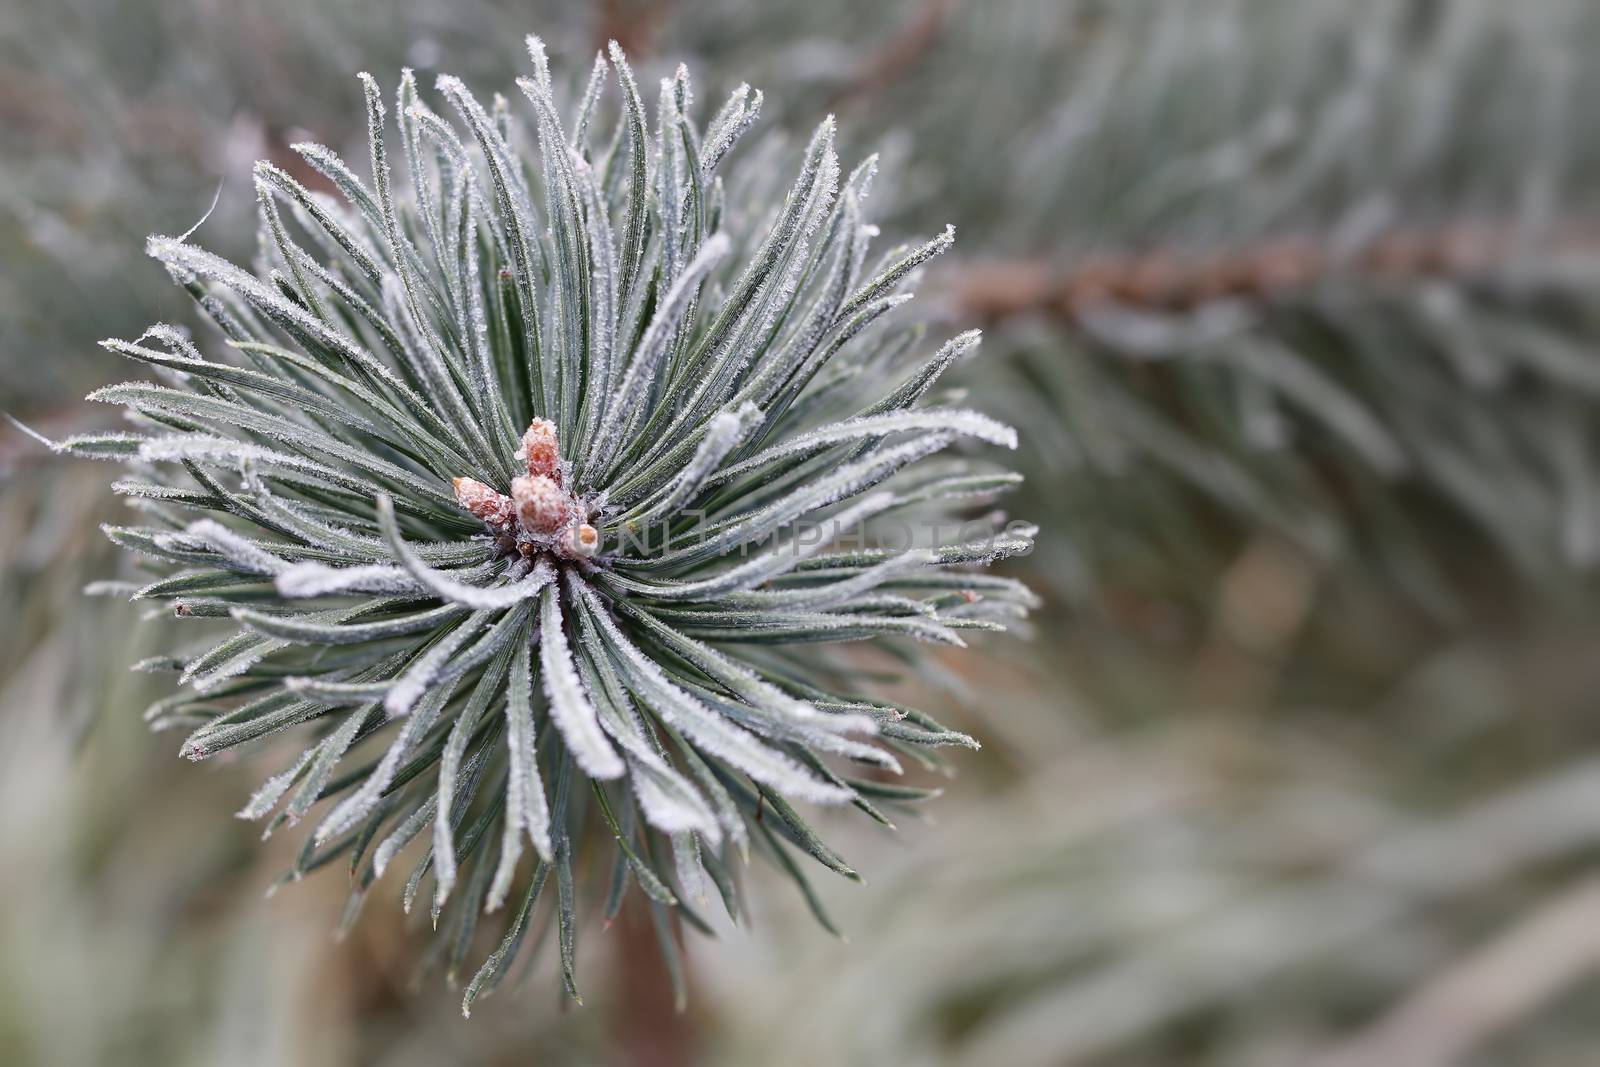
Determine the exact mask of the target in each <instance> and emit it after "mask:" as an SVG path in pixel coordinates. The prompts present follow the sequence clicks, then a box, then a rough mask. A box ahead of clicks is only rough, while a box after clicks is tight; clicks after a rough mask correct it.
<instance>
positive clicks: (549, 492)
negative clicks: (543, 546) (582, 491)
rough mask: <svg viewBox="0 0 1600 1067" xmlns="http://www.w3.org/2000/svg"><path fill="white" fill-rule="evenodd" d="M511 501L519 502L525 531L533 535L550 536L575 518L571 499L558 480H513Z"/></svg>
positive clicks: (545, 478)
mask: <svg viewBox="0 0 1600 1067" xmlns="http://www.w3.org/2000/svg"><path fill="white" fill-rule="evenodd" d="M511 499H512V500H513V501H515V502H516V507H517V517H518V518H519V519H521V520H522V528H523V529H524V530H527V531H528V532H529V533H530V534H535V535H544V536H546V537H548V536H550V535H552V534H555V533H557V532H559V531H560V530H561V528H562V527H564V526H566V525H567V523H568V522H570V521H571V519H572V512H573V506H572V498H571V497H569V496H568V495H567V494H566V491H565V490H564V489H562V488H561V486H560V485H558V484H557V483H556V481H555V479H553V478H547V477H545V476H544V475H534V476H531V477H527V478H515V479H512V482H511Z"/></svg>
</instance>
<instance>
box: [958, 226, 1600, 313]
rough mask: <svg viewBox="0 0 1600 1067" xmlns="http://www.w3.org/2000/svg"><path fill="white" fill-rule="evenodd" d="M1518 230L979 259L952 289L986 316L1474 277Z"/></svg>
mask: <svg viewBox="0 0 1600 1067" xmlns="http://www.w3.org/2000/svg"><path fill="white" fill-rule="evenodd" d="M1519 238H1520V234H1519V233H1518V231H1517V228H1516V227H1515V226H1512V225H1506V224H1494V223H1463V224H1458V225H1454V226H1447V227H1441V228H1437V229H1416V230H1394V231H1391V232H1389V233H1386V234H1381V235H1379V236H1377V237H1375V238H1374V239H1372V240H1370V241H1368V242H1367V243H1365V244H1363V245H1361V246H1360V247H1358V248H1355V249H1353V250H1338V251H1336V250H1335V249H1334V248H1333V247H1332V243H1331V242H1330V241H1328V240H1327V239H1319V238H1317V237H1312V236H1287V237H1276V238H1268V239H1265V240H1262V241H1258V242H1255V243H1252V244H1247V245H1244V246H1242V247H1239V248H1231V249H1222V250H1220V251H1214V252H1205V253H1186V252H1174V251H1169V250H1158V251H1153V252H1145V253H1137V254H1127V255H1117V254H1109V255H1102V256H1096V257H1093V258H1090V259H1087V260H1084V261H1083V262H1081V263H1079V264H1077V265H1076V266H1074V267H1069V268H1065V269H1062V268H1059V267H1056V266H1053V265H1051V264H1049V263H1045V262H1043V261H1040V260H1018V261H1013V262H995V263H987V264H973V265H971V266H969V267H967V268H965V270H964V271H963V272H962V273H961V274H959V275H958V276H957V278H956V280H955V283H954V285H953V288H952V296H953V299H954V301H955V303H956V306H957V307H958V308H959V309H960V310H961V311H963V312H964V313H966V314H967V315H969V316H971V317H973V318H977V319H983V320H988V321H994V320H998V319H1005V318H1011V317H1014V316H1018V315H1027V314H1045V315H1055V316H1058V317H1061V318H1065V319H1068V320H1073V319H1076V318H1078V317H1079V316H1081V315H1082V314H1083V313H1084V312H1085V311H1087V310H1088V309H1090V308H1092V307H1094V306H1096V305H1098V304H1105V303H1114V304H1119V305H1122V306H1125V307H1134V308H1141V309H1146V310H1150V311H1173V312H1181V311H1186V310H1189V309H1192V308H1195V307H1198V306H1200V305H1202V304H1205V303H1206V302H1208V301H1211V300H1217V299H1220V298H1224V297H1232V298H1243V299H1261V300H1264V299H1269V298H1271V297H1274V296H1278V295H1281V294H1284V293H1288V292H1294V291H1297V290H1303V289H1306V288H1309V287H1311V286H1314V285H1316V284H1318V283H1319V282H1322V281H1324V280H1327V279H1329V278H1334V277H1338V276H1351V275H1356V276H1361V277H1365V278H1370V279H1375V280H1380V281H1412V280H1417V279H1420V278H1430V277H1470V276H1472V275H1475V274H1481V273H1483V272H1484V271H1486V270H1488V269H1490V268H1492V267H1495V266H1497V265H1500V264H1503V263H1505V262H1506V261H1507V260H1509V259H1511V258H1513V257H1514V255H1515V254H1516V253H1517V251H1518V250H1519V248H1520V240H1519ZM1597 238H1600V232H1597V231H1596V230H1595V228H1594V227H1593V226H1588V227H1579V228H1577V229H1572V228H1569V229H1567V230H1566V231H1564V232H1563V234H1562V236H1561V238H1560V239H1559V241H1557V242H1555V248H1554V249H1552V248H1551V247H1550V245H1549V244H1548V243H1547V244H1545V245H1542V246H1541V251H1542V252H1549V251H1552V250H1555V251H1573V250H1577V249H1579V248H1583V249H1588V250H1591V251H1592V250H1593V249H1594V248H1595V246H1596V244H1597V243H1600V242H1597Z"/></svg>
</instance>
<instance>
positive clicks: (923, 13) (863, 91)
mask: <svg viewBox="0 0 1600 1067" xmlns="http://www.w3.org/2000/svg"><path fill="white" fill-rule="evenodd" d="M954 8H955V0H922V3H920V4H918V5H917V6H916V10H914V11H913V12H912V13H911V15H910V17H909V18H907V19H906V20H905V22H904V23H903V24H902V25H901V26H900V27H899V28H898V29H896V30H895V32H894V33H892V34H890V35H889V37H888V39H887V40H885V41H884V42H883V43H882V44H880V45H879V46H878V47H877V48H875V49H873V51H872V52H871V53H870V54H869V55H868V56H867V57H866V59H865V60H863V61H862V63H861V67H860V69H859V70H858V71H857V72H856V74H855V75H854V76H853V77H851V78H850V79H849V80H848V81H846V82H845V83H844V84H843V85H841V86H840V87H839V88H838V89H837V90H836V91H835V92H834V94H833V97H832V98H831V99H830V100H829V102H828V106H829V107H830V108H834V109H836V110H842V109H844V108H845V107H848V106H849V105H850V104H853V103H855V102H856V101H858V100H860V99H861V98H862V97H866V96H871V95H872V94H873V93H876V92H878V91H879V90H881V89H883V88H884V87H885V86H888V85H892V84H894V83H895V82H896V81H898V80H899V79H900V78H901V77H902V76H904V75H905V74H906V73H907V72H909V71H910V70H911V69H912V68H914V67H915V66H916V65H917V64H918V63H919V62H921V61H922V58H923V57H924V56H925V55H927V54H928V53H929V52H930V51H932V50H933V47H934V45H936V44H938V43H939V38H941V37H942V36H944V30H945V26H946V24H947V23H948V22H949V21H950V12H951V11H952V10H953V9H954Z"/></svg>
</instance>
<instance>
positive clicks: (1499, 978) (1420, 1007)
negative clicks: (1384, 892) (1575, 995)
mask: <svg viewBox="0 0 1600 1067" xmlns="http://www.w3.org/2000/svg"><path fill="white" fill-rule="evenodd" d="M1596 970H1600V878H1587V879H1584V880H1582V881H1580V882H1579V883H1578V884H1577V885H1575V886H1573V887H1572V888H1570V889H1568V890H1566V891H1565V892H1563V893H1561V894H1559V895H1558V896H1556V897H1554V898H1552V899H1551V900H1548V901H1546V902H1545V903H1544V904H1543V905H1541V906H1539V907H1537V908H1534V909H1533V910H1532V911H1531V913H1529V914H1527V915H1525V916H1524V917H1522V918H1520V919H1518V920H1517V921H1516V922H1515V923H1513V924H1512V926H1511V927H1510V928H1509V929H1508V930H1506V931H1505V932H1503V933H1501V934H1500V935H1499V936H1497V937H1495V938H1494V939H1493V940H1491V941H1490V942H1489V943H1488V944H1486V945H1484V946H1483V947H1482V948H1480V949H1478V950H1477V951H1475V952H1473V953H1471V954H1469V955H1468V956H1467V957H1466V958H1464V959H1462V960H1459V961H1457V962H1456V963H1455V964H1454V965H1452V966H1450V967H1448V968H1446V969H1445V970H1443V971H1442V972H1441V973H1440V974H1438V975H1437V976H1436V977H1434V978H1433V979H1431V980H1430V981H1428V982H1426V983H1425V984H1424V985H1422V986H1421V988H1419V989H1417V990H1416V991H1415V992H1413V993H1412V994H1411V995H1410V996H1408V997H1406V998H1405V999H1404V1000H1403V1001H1402V1002H1401V1003H1400V1004H1399V1005H1398V1006H1397V1007H1395V1008H1394V1009H1393V1010H1392V1011H1391V1012H1390V1013H1389V1014H1388V1015H1386V1016H1384V1017H1383V1018H1381V1019H1379V1020H1378V1021H1377V1022H1375V1023H1374V1024H1372V1025H1371V1027H1369V1028H1368V1029H1366V1030H1364V1031H1362V1032H1361V1033H1358V1034H1357V1035H1355V1036H1354V1037H1352V1038H1350V1039H1349V1040H1348V1041H1346V1042H1344V1043H1342V1044H1340V1045H1339V1046H1338V1047H1336V1048H1334V1049H1331V1050H1329V1051H1328V1052H1327V1053H1326V1054H1324V1055H1323V1056H1322V1057H1320V1058H1318V1059H1317V1060H1316V1061H1315V1064H1316V1067H1366V1065H1368V1064H1389V1063H1392V1064H1405V1065H1406V1067H1448V1065H1450V1064H1455V1063H1460V1062H1462V1061H1463V1060H1464V1059H1465V1058H1466V1057H1467V1056H1469V1055H1470V1054H1471V1053H1472V1052H1473V1050H1474V1049H1477V1048H1479V1047H1481V1046H1482V1045H1483V1043H1484V1042H1486V1041H1488V1040H1489V1039H1491V1038H1493V1037H1494V1036H1495V1035H1497V1034H1499V1033H1502V1032H1504V1031H1506V1030H1508V1029H1509V1028H1511V1027H1512V1026H1515V1025H1516V1024H1517V1023H1518V1022H1520V1021H1522V1020H1524V1019H1526V1018H1528V1017H1529V1016H1530V1015H1532V1014H1534V1013H1535V1012H1536V1011H1537V1010H1538V1009H1540V1008H1541V1007H1543V1006H1545V1005H1546V1004H1548V1003H1549V1002H1550V1001H1552V1000H1554V999H1556V998H1557V997H1559V996H1561V995H1562V994H1563V993H1565V992H1567V991H1569V990H1571V989H1572V988H1573V986H1574V985H1576V984H1578V983H1579V982H1581V981H1582V980H1584V979H1585V978H1587V977H1589V976H1590V975H1592V974H1593V973H1594V972H1595V971H1596Z"/></svg>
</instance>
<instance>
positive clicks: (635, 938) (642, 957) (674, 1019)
mask: <svg viewBox="0 0 1600 1067" xmlns="http://www.w3.org/2000/svg"><path fill="white" fill-rule="evenodd" d="M649 909H650V904H649V901H647V900H644V899H643V896H642V894H639V893H634V894H633V895H632V899H630V900H629V901H628V902H627V903H626V904H625V905H624V906H623V908H622V913H621V914H620V915H619V916H618V922H617V924H616V926H615V927H614V928H613V930H612V933H613V936H614V937H615V940H614V941H613V942H612V946H613V951H614V953H615V967H616V972H615V973H616V979H615V981H616V989H615V990H614V993H613V995H614V996H615V997H616V1000H617V1003H618V1009H619V1020H618V1032H619V1033H621V1034H623V1035H624V1036H623V1040H622V1047H621V1049H620V1052H619V1054H618V1056H619V1062H620V1063H622V1064H624V1065H625V1067H689V1065H691V1064H693V1063H696V1062H697V1061H698V1059H699V1057H698V1055H697V1052H696V1047H697V1045H698V1044H699V1042H698V1040H697V1037H698V1028H697V1026H696V1024H695V1021H694V1019H693V1018H691V1017H690V1016H689V1015H687V1014H685V1013H684V1011H682V1010H681V1007H680V1005H678V1004H677V1002H676V1000H675V998H674V995H673V989H672V978H671V976H670V975H669V974H668V972H667V965H666V963H665V961H663V960H662V958H661V950H660V948H659V946H658V945H657V944H656V930H655V924H654V923H653V922H652V921H651V918H650V910H649Z"/></svg>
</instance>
